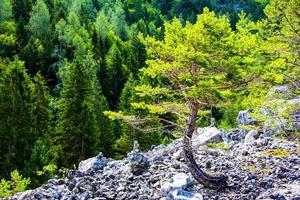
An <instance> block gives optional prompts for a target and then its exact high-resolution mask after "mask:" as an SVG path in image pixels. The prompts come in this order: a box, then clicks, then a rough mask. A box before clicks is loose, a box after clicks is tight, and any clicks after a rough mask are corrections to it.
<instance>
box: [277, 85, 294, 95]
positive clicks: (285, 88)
mask: <svg viewBox="0 0 300 200" xmlns="http://www.w3.org/2000/svg"><path fill="white" fill-rule="evenodd" d="M291 91H292V88H291V87H290V86H288V85H278V86H275V87H274V92H275V93H284V94H286V93H289V92H291Z"/></svg>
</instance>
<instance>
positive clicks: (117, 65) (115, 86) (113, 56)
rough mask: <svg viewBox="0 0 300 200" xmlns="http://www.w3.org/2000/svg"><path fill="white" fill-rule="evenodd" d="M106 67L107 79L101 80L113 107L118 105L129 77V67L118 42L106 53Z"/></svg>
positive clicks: (104, 91) (105, 93)
mask: <svg viewBox="0 0 300 200" xmlns="http://www.w3.org/2000/svg"><path fill="white" fill-rule="evenodd" d="M105 62H106V65H105V68H104V74H105V76H104V77H105V79H102V80H100V81H102V82H101V84H102V87H103V93H104V95H105V96H106V98H107V99H108V101H109V105H110V107H111V108H117V107H118V99H119V97H120V95H121V92H122V89H123V87H124V84H125V82H126V80H127V77H128V69H127V67H126V66H125V65H124V59H123V58H122V54H121V51H120V50H119V48H118V46H117V44H115V43H114V44H113V45H112V46H111V48H110V49H109V52H108V54H107V55H106V60H105Z"/></svg>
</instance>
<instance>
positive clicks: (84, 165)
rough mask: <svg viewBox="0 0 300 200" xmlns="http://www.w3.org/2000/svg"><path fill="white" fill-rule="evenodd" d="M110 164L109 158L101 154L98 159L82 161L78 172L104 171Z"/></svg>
mask: <svg viewBox="0 0 300 200" xmlns="http://www.w3.org/2000/svg"><path fill="white" fill-rule="evenodd" d="M107 163H108V160H107V158H105V157H104V156H103V154H102V153H99V155H97V156H96V157H93V158H89V159H87V160H84V161H81V162H80V163H79V166H78V171H80V172H95V171H98V170H102V169H103V168H104V167H105V166H106V165H107Z"/></svg>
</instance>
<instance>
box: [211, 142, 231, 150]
mask: <svg viewBox="0 0 300 200" xmlns="http://www.w3.org/2000/svg"><path fill="white" fill-rule="evenodd" d="M206 146H207V147H209V148H212V149H222V150H224V151H229V148H228V147H227V145H226V144H225V143H224V142H219V143H207V144H206Z"/></svg>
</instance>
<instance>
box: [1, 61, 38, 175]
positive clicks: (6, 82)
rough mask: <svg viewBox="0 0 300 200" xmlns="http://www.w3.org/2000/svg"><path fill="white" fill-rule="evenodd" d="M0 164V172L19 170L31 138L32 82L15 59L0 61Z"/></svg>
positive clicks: (32, 140) (6, 172)
mask: <svg viewBox="0 0 300 200" xmlns="http://www.w3.org/2000/svg"><path fill="white" fill-rule="evenodd" d="M0 74H1V76H0V115H1V118H0V138H1V140H0V141H1V145H0V152H1V157H0V163H1V170H0V171H1V174H2V175H7V174H8V172H9V171H10V170H11V169H17V168H18V169H23V168H24V167H25V161H26V160H28V159H29V158H30V151H31V148H32V145H33V143H34V141H35V138H34V134H33V133H32V131H31V130H32V129H31V112H30V107H31V106H30V105H31V98H30V93H31V88H32V82H31V80H30V78H29V76H28V75H27V74H26V71H25V68H24V63H23V62H21V61H19V60H15V61H13V62H5V63H1V64H0Z"/></svg>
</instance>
